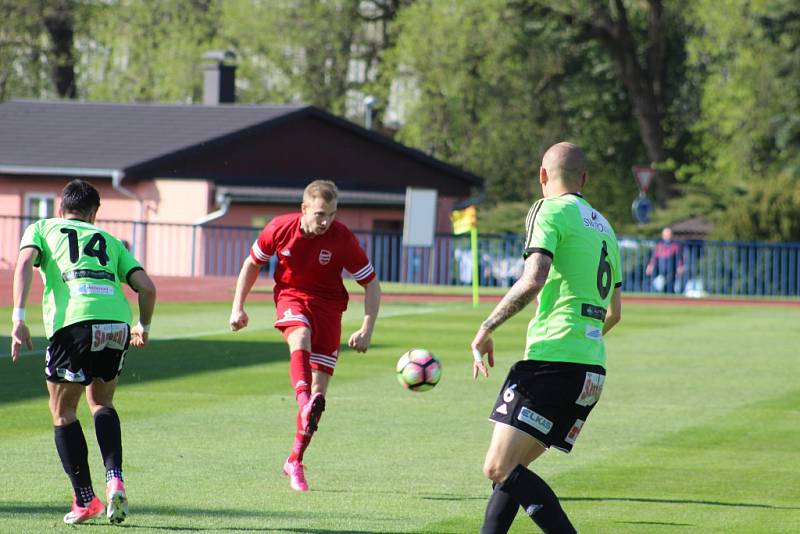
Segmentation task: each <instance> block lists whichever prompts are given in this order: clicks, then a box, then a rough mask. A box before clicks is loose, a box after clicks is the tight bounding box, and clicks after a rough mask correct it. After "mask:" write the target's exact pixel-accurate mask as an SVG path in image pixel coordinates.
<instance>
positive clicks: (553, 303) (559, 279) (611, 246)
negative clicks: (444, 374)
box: [525, 194, 622, 366]
mask: <svg viewBox="0 0 800 534" xmlns="http://www.w3.org/2000/svg"><path fill="white" fill-rule="evenodd" d="M525 226H526V238H525V256H526V257H527V256H529V255H530V254H532V253H534V252H541V253H543V254H547V255H548V256H551V257H552V259H553V264H552V266H551V267H550V273H549V275H548V276H547V281H546V282H545V285H544V287H543V288H542V291H541V293H540V294H539V307H538V309H537V312H536V316H535V317H534V318H533V319H532V320H531V322H530V324H529V325H528V336H527V343H526V345H527V346H526V357H527V359H529V360H544V361H554V362H572V363H582V364H588V365H601V366H605V361H606V351H605V346H604V343H603V321H604V320H605V315H606V310H607V309H608V306H609V303H610V302H611V296H612V294H613V293H614V291H613V290H614V287H619V286H621V285H622V282H621V281H622V273H621V269H620V259H619V246H618V245H617V238H616V235H615V234H614V229H613V228H612V227H611V225H610V224H609V223H608V221H607V220H606V218H605V217H603V215H602V214H601V213H600V212H598V211H597V210H595V209H594V208H592V206H591V205H589V203H588V202H586V200H585V199H584V198H583V197H581V196H579V195H574V194H567V195H563V196H560V197H554V198H547V199H542V200H539V201H538V202H536V203H535V204H534V205H533V206H532V207H531V209H530V212H529V213H528V217H527V220H526V225H525Z"/></svg>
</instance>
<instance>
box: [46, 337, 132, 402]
mask: <svg viewBox="0 0 800 534" xmlns="http://www.w3.org/2000/svg"><path fill="white" fill-rule="evenodd" d="M130 342H131V329H130V327H129V326H128V324H127V323H122V322H119V321H81V322H79V323H74V324H71V325H69V326H65V327H64V328H61V329H59V330H57V331H56V333H55V334H53V337H51V338H50V344H49V345H48V346H47V356H46V358H45V367H44V374H45V378H46V379H47V380H48V381H49V382H53V383H55V384H58V383H65V382H73V383H76V384H83V385H84V386H88V385H89V384H91V383H92V380H94V379H95V378H99V379H101V380H104V381H106V382H109V381H111V380H114V379H115V378H116V377H117V376H119V374H120V373H121V372H122V367H123V365H124V364H125V353H126V352H127V351H128V346H129V345H130Z"/></svg>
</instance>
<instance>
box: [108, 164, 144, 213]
mask: <svg viewBox="0 0 800 534" xmlns="http://www.w3.org/2000/svg"><path fill="white" fill-rule="evenodd" d="M124 178H125V171H120V170H115V171H112V172H111V187H113V188H114V189H115V190H117V191H119V192H120V193H122V194H123V195H125V196H126V197H128V198H132V199H134V200H136V201H137V202H138V203H139V221H138V222H140V223H142V222H144V199H143V198H142V197H140V196H139V195H137V194H136V193H134V192H133V191H131V190H130V189H128V188H127V187H125V186H123V185H122V180H123V179H124Z"/></svg>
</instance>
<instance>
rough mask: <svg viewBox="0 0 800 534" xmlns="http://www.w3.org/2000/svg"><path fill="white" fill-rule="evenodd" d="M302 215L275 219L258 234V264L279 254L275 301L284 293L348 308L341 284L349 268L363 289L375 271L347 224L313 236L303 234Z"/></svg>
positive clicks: (254, 254)
mask: <svg viewBox="0 0 800 534" xmlns="http://www.w3.org/2000/svg"><path fill="white" fill-rule="evenodd" d="M301 216H302V215H301V214H300V213H293V214H289V215H281V216H278V217H275V218H274V219H272V220H271V221H270V222H269V224H267V226H265V227H264V229H263V230H261V233H260V234H258V239H256V242H255V243H253V246H252V247H251V248H250V257H251V258H253V261H255V262H256V263H257V264H259V265H263V264H264V263H266V262H267V261H268V260H269V258H270V256H272V255H274V254H277V256H278V266H277V267H276V268H275V288H274V293H275V301H276V302H277V300H278V298H280V296H281V294H286V295H290V296H294V297H300V298H303V299H306V300H315V299H324V300H327V301H331V300H332V301H336V302H338V303H340V304H341V307H342V309H345V308H346V307H347V299H348V296H347V291H346V290H345V288H344V284H343V283H342V270H343V269H346V270H347V271H348V272H349V273H350V274H352V275H353V278H354V279H355V280H356V281H357V282H358V283H359V284H361V285H362V286H364V285H367V284H368V283H369V282H371V281H372V279H373V278H375V269H374V268H373V266H372V263H370V261H369V258H367V255H366V253H365V252H364V250H363V249H362V248H361V245H360V244H359V243H358V240H357V239H356V236H355V235H353V232H351V231H350V229H349V228H347V226H345V225H344V224H342V223H340V222H338V221H335V220H334V221H333V222H332V223H331V226H330V228H328V230H327V231H326V232H325V233H324V234H322V235H318V236H314V237H305V236H304V235H303V233H302V232H301V231H300V217H301Z"/></svg>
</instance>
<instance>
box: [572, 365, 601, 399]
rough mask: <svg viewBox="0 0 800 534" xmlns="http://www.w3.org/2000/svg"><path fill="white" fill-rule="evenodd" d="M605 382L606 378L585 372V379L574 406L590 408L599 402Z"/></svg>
mask: <svg viewBox="0 0 800 534" xmlns="http://www.w3.org/2000/svg"><path fill="white" fill-rule="evenodd" d="M605 381H606V377H605V376H604V375H601V374H598V373H590V372H587V373H586V378H585V379H584V380H583V389H582V390H581V394H580V395H578V398H577V400H576V401H575V404H577V405H578V406H591V405H593V404H594V403H596V402H597V401H599V400H600V394H601V393H603V383H604V382H605Z"/></svg>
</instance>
